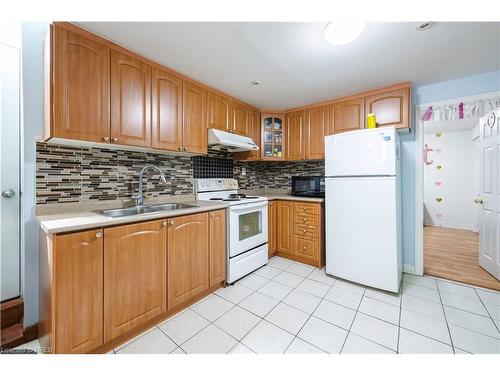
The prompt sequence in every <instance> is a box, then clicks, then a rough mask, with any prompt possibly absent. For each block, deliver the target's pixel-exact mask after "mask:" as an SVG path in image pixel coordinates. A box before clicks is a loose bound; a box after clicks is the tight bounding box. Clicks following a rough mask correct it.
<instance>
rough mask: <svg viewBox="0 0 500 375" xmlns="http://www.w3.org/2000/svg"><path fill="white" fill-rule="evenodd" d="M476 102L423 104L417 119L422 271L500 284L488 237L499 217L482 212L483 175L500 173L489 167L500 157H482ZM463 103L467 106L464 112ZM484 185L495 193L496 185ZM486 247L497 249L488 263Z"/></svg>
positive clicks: (486, 284)
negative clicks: (419, 154)
mask: <svg viewBox="0 0 500 375" xmlns="http://www.w3.org/2000/svg"><path fill="white" fill-rule="evenodd" d="M474 102H476V103H477V101H471V102H470V104H469V106H468V107H466V106H465V105H464V101H462V100H457V102H456V103H457V105H455V104H448V105H444V106H440V105H439V104H438V105H436V106H431V105H426V106H425V108H421V111H420V114H422V113H424V115H423V116H422V118H421V119H420V118H419V119H417V123H420V124H419V125H420V131H421V135H420V137H418V139H417V143H419V140H420V144H422V145H423V148H422V150H423V157H422V159H421V163H422V174H421V177H422V180H421V181H422V205H421V206H420V207H421V210H422V213H421V215H422V221H421V222H420V223H421V224H420V225H422V224H423V227H422V231H421V233H422V258H423V259H422V261H423V264H422V265H423V267H422V268H423V273H424V274H426V275H430V276H436V277H440V278H444V279H448V280H452V281H457V282H462V283H467V284H472V285H476V286H480V287H484V288H489V289H495V290H500V281H499V280H498V277H499V275H498V272H497V268H498V261H499V260H498V259H497V258H498V252H499V249H498V246H499V242H498V240H493V241H492V238H491V233H490V232H491V231H492V230H494V231H497V230H498V228H499V223H498V222H496V221H495V220H491V217H487V216H485V213H484V211H485V206H484V204H483V203H484V195H485V194H486V193H485V181H487V180H488V181H490V182H492V181H493V180H495V181H496V179H497V178H499V177H500V176H498V177H497V175H496V174H494V176H488V175H489V174H491V173H489V172H488V170H490V171H496V170H498V168H499V163H500V158H498V157H496V158H495V157H493V158H491V160H486V163H485V160H484V155H485V151H484V150H483V148H484V147H485V146H484V145H485V142H484V129H482V128H481V123H480V116H481V112H480V111H479V110H478V108H479V107H478V106H473V103H474ZM494 102H495V103H496V101H494ZM467 108H468V109H469V110H470V112H469V113H467V116H465V114H464V110H465V109H467ZM422 110H425V111H427V114H425V111H424V112H422ZM429 111H430V112H429ZM417 116H419V114H418V113H417ZM419 120H421V121H419ZM482 131H483V133H482ZM492 162H493V163H494V165H492V164H491V163H492ZM417 168H418V165H417ZM486 183H488V182H486ZM495 184H496V182H495ZM488 189H490V190H491V189H493V190H494V191H496V194H498V187H497V186H489V187H488V188H487V189H486V190H488ZM491 201H495V199H492V200H491ZM417 202H418V197H417ZM417 207H418V206H417ZM495 210H496V209H493V211H495ZM497 221H498V220H497ZM488 222H490V223H489V224H488ZM485 223H486V224H487V225H486V226H485ZM417 235H418V232H417ZM485 248H486V249H487V251H489V252H492V251H493V253H495V260H494V261H493V262H490V263H491V265H485V264H484V258H485V252H484V249H485ZM417 252H418V249H416V255H417V256H418V253H417ZM486 258H488V256H486ZM487 261H488V259H487ZM483 267H484V268H483Z"/></svg>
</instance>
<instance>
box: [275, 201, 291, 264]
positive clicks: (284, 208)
mask: <svg viewBox="0 0 500 375" xmlns="http://www.w3.org/2000/svg"><path fill="white" fill-rule="evenodd" d="M292 223H293V202H292V201H277V205H276V246H277V250H278V252H280V253H288V254H292V252H293V248H292V245H293V244H292V233H293V227H292Z"/></svg>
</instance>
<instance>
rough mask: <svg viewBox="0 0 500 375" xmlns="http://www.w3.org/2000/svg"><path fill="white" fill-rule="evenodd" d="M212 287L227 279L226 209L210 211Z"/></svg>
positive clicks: (209, 241) (209, 238)
mask: <svg viewBox="0 0 500 375" xmlns="http://www.w3.org/2000/svg"><path fill="white" fill-rule="evenodd" d="M208 243H209V249H210V254H209V258H210V261H209V263H210V287H212V286H214V285H215V284H218V283H220V282H222V281H224V280H225V279H226V210H217V211H212V212H210V213H209V236H208Z"/></svg>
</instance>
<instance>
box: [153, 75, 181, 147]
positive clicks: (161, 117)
mask: <svg viewBox="0 0 500 375" xmlns="http://www.w3.org/2000/svg"><path fill="white" fill-rule="evenodd" d="M152 74H153V77H152V98H151V99H152V118H151V123H152V126H151V145H152V147H154V148H159V149H162V150H172V151H181V150H182V147H183V144H182V80H181V79H180V78H179V77H177V76H174V75H172V74H169V73H167V72H164V71H162V70H159V69H153V73H152Z"/></svg>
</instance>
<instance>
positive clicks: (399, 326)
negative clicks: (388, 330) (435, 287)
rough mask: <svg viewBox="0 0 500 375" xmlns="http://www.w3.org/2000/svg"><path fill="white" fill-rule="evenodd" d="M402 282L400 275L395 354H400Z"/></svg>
mask: <svg viewBox="0 0 500 375" xmlns="http://www.w3.org/2000/svg"><path fill="white" fill-rule="evenodd" d="M403 284H404V281H403V277H401V284H400V286H399V295H400V297H399V320H398V342H397V343H396V354H400V353H399V340H400V339H401V310H402V309H403V308H402V305H403Z"/></svg>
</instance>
